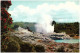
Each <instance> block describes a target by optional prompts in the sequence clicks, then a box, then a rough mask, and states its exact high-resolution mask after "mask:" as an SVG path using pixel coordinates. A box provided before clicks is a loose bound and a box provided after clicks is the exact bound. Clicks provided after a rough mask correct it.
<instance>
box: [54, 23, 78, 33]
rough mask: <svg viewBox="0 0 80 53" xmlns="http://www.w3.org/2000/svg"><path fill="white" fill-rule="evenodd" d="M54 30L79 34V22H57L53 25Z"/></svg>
mask: <svg viewBox="0 0 80 53" xmlns="http://www.w3.org/2000/svg"><path fill="white" fill-rule="evenodd" d="M54 31H55V32H57V33H59V32H66V33H67V34H79V23H78V22H75V23H57V24H56V25H55V29H54Z"/></svg>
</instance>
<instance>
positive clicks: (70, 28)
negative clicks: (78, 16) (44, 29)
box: [12, 22, 79, 35]
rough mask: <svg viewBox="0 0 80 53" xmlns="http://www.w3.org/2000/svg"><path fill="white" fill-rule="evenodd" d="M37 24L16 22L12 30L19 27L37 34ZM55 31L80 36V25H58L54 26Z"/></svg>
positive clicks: (75, 23)
mask: <svg viewBox="0 0 80 53" xmlns="http://www.w3.org/2000/svg"><path fill="white" fill-rule="evenodd" d="M35 24H36V23H33V22H14V23H13V24H12V29H17V28H18V27H19V26H20V27H22V28H25V29H26V28H29V29H30V30H31V31H33V32H35ZM54 31H55V32H57V33H60V32H66V33H67V34H78V35H79V23H78V22H74V23H56V24H55V26H54Z"/></svg>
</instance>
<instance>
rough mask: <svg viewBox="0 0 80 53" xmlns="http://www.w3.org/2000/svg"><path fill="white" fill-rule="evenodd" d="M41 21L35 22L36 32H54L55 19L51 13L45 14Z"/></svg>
mask: <svg viewBox="0 0 80 53" xmlns="http://www.w3.org/2000/svg"><path fill="white" fill-rule="evenodd" d="M39 21H40V22H39V23H37V24H35V29H36V32H40V33H53V32H54V25H52V22H53V19H52V17H50V16H49V15H47V16H45V15H43V16H42V17H41V18H40V20H39Z"/></svg>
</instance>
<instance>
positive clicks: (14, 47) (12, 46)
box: [6, 41, 20, 52]
mask: <svg viewBox="0 0 80 53" xmlns="http://www.w3.org/2000/svg"><path fill="white" fill-rule="evenodd" d="M19 51H20V45H19V43H18V42H16V41H11V42H9V44H8V45H7V49H6V52H19Z"/></svg>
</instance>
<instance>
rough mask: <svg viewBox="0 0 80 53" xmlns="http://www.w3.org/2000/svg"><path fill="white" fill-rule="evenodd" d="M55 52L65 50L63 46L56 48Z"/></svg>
mask: <svg viewBox="0 0 80 53" xmlns="http://www.w3.org/2000/svg"><path fill="white" fill-rule="evenodd" d="M57 52H65V51H64V46H61V47H59V48H58V49H57Z"/></svg>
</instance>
